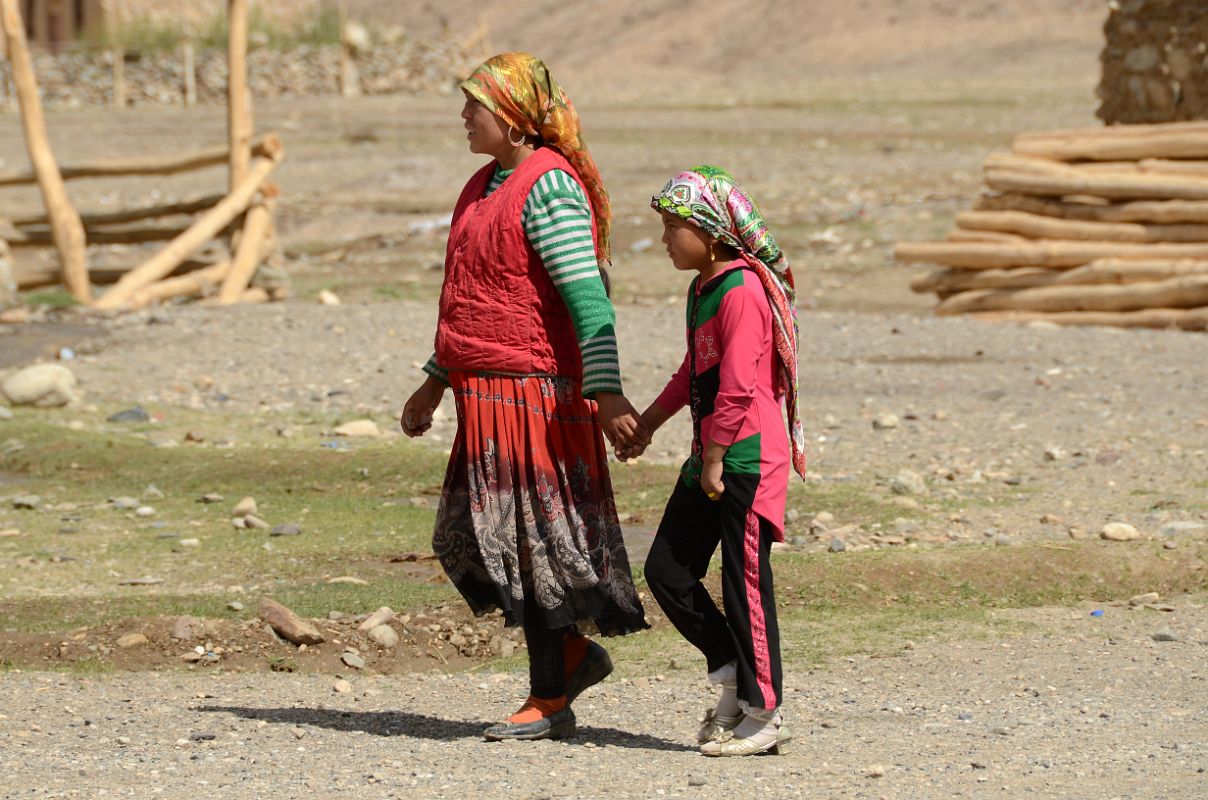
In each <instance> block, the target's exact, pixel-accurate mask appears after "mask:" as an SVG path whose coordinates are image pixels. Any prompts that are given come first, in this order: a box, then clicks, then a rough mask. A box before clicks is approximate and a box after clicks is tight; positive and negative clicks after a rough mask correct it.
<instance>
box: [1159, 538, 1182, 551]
mask: <svg viewBox="0 0 1208 800" xmlns="http://www.w3.org/2000/svg"><path fill="white" fill-rule="evenodd" d="M1162 549H1163V550H1178V549H1179V543H1178V542H1172V541H1170V540H1167V541H1165V542H1162Z"/></svg>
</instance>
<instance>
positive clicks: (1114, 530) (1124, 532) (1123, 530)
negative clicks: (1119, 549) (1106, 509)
mask: <svg viewBox="0 0 1208 800" xmlns="http://www.w3.org/2000/svg"><path fill="white" fill-rule="evenodd" d="M1099 538H1101V539H1106V540H1107V541H1109V542H1131V541H1133V540H1134V539H1140V538H1141V533H1140V532H1139V531H1138V530H1137V529H1136V528H1134V527H1133V526H1132V525H1129V524H1128V523H1127V522H1109V523H1107V524H1106V525H1104V526H1103V530H1101V531H1099Z"/></svg>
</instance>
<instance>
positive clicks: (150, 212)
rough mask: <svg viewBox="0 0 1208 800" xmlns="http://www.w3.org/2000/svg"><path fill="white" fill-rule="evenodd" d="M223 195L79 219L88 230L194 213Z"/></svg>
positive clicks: (25, 221)
mask: <svg viewBox="0 0 1208 800" xmlns="http://www.w3.org/2000/svg"><path fill="white" fill-rule="evenodd" d="M225 196H226V195H221V194H211V195H206V196H205V197H198V198H196V199H193V200H182V201H180V202H178V203H165V204H163V205H157V206H145V207H143V208H127V209H123V210H121V211H106V212H103V213H94V214H89V213H84V214H81V215H80V220H81V221H82V222H83V223H84V228H85V229H86V230H89V229H92V228H100V227H104V226H106V225H120V224H122V223H126V222H138V221H140V220H145V219H158V218H160V217H173V216H177V215H179V214H196V213H197V212H198V211H205V210H206V209H209V208H213V207H214V206H216V205H218V203H219V201H221V200H222V198H223V197H225ZM12 223H13V225H15V226H17V227H18V228H33V227H42V226H45V225H48V224H49V220H48V218H47V217H46V216H45V215H44V214H42V215H38V216H32V217H18V218H16V219H14V220H12Z"/></svg>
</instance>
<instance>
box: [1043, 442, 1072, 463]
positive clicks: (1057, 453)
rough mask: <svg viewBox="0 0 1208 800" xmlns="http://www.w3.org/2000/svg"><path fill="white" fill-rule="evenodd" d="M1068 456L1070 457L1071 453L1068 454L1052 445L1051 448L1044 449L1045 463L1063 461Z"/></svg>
mask: <svg viewBox="0 0 1208 800" xmlns="http://www.w3.org/2000/svg"><path fill="white" fill-rule="evenodd" d="M1068 455H1069V453H1067V452H1066V451H1065V450H1064V449H1062V448H1060V447H1057V446H1056V445H1050V446H1049V447H1046V448H1045V449H1044V460H1045V461H1061V460H1062V459H1064V458H1065V457H1066V456H1068Z"/></svg>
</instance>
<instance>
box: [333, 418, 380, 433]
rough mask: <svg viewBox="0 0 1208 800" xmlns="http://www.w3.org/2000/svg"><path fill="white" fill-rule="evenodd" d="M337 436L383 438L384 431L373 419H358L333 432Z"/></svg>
mask: <svg viewBox="0 0 1208 800" xmlns="http://www.w3.org/2000/svg"><path fill="white" fill-rule="evenodd" d="M332 433H334V434H335V435H336V436H381V435H382V431H381V429H380V428H378V426H377V423H376V422H374V421H373V420H371V419H357V420H353V421H352V422H345V423H344V424H343V425H341V426H339V427H338V428H336V429H335V430H333V431H332Z"/></svg>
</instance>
